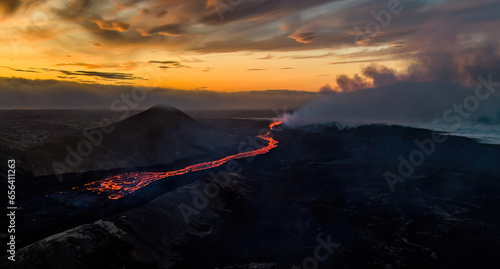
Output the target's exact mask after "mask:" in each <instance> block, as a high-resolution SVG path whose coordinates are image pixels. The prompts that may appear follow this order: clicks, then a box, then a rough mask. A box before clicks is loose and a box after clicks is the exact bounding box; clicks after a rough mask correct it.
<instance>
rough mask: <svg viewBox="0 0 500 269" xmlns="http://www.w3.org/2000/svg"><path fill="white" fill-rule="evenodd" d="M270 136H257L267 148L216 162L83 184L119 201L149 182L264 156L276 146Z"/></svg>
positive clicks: (126, 174)
mask: <svg viewBox="0 0 500 269" xmlns="http://www.w3.org/2000/svg"><path fill="white" fill-rule="evenodd" d="M280 124H281V122H279V121H276V122H273V123H271V124H270V125H269V128H270V130H272V129H273V127H275V126H277V125H280ZM270 134H271V131H269V132H267V133H266V134H264V135H260V136H258V137H259V138H261V139H263V140H266V141H268V144H267V146H265V147H263V148H260V149H256V150H252V151H247V152H241V153H238V154H234V155H229V156H227V157H224V158H222V159H219V160H216V161H211V162H203V163H199V164H194V165H190V166H187V167H185V168H183V169H179V170H174V171H168V172H130V173H125V174H121V175H116V176H112V177H107V178H104V179H101V180H98V181H94V182H90V183H87V184H85V187H86V189H87V190H90V191H93V192H95V193H98V194H106V195H107V196H108V198H109V199H113V200H115V199H120V198H122V197H124V196H126V195H128V194H131V193H133V192H134V191H136V190H138V189H140V188H142V187H144V186H146V185H148V184H150V183H151V182H154V181H157V180H160V179H163V178H167V177H172V176H177V175H182V174H186V173H189V172H195V171H200V170H205V169H209V168H214V167H218V166H221V165H223V164H224V163H226V162H228V161H231V160H236V159H242V158H247V157H252V156H257V155H262V154H266V153H268V152H269V151H270V150H271V149H273V148H276V147H277V146H278V141H276V140H274V139H273V138H272V137H271V136H270Z"/></svg>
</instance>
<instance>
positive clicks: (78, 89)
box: [0, 78, 319, 110]
mask: <svg viewBox="0 0 500 269" xmlns="http://www.w3.org/2000/svg"><path fill="white" fill-rule="evenodd" d="M0 93H1V95H2V98H0V109H112V108H114V109H116V108H132V109H146V108H149V107H151V106H153V105H156V104H168V105H172V106H175V107H178V108H179V109H190V110H192V109H273V108H276V109H278V110H282V108H283V107H285V106H286V107H287V108H290V109H294V108H299V107H301V106H303V105H304V104H305V103H307V102H308V101H310V100H312V99H314V98H317V97H319V94H318V93H311V92H298V91H289V90H268V91H255V92H234V93H222V92H214V91H207V90H192V91H186V90H175V89H165V88H152V87H133V86H129V85H124V86H112V85H98V84H83V83H76V82H66V81H56V80H29V79H22V78H0ZM127 100H129V101H127Z"/></svg>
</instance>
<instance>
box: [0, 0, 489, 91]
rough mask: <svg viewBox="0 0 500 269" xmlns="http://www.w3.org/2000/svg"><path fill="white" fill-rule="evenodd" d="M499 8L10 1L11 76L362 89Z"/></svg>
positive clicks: (471, 34)
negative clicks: (481, 11)
mask: <svg viewBox="0 0 500 269" xmlns="http://www.w3.org/2000/svg"><path fill="white" fill-rule="evenodd" d="M488 5H489V6H488ZM478 8H481V9H482V10H488V11H487V12H486V13H484V12H483V13H481V14H479V12H478V11H477V9H478ZM498 9H499V8H498V3H496V2H495V1H484V2H481V1H478V2H473V3H472V2H471V1H401V2H400V1H396V0H390V1H358V0H355V1H326V0H311V1H299V0H287V1H285V0H275V1H253V0H248V1H245V0H240V1H227V0H220V1H219V0H208V1H205V0H185V1H171V0H144V1H139V0H107V1H96V0H47V1H40V0H24V1H19V0H6V1H5V0H4V1H2V2H1V3H0V14H1V15H0V20H1V25H2V27H1V28H0V32H1V35H0V63H1V64H0V66H1V67H0V76H1V77H6V78H10V77H16V78H27V79H44V80H45V79H52V80H61V81H73V82H79V83H97V84H111V85H124V84H127V85H145V86H155V87H156V86H160V87H164V88H172V89H182V90H193V89H203V90H210V91H223V92H227V91H251V90H267V89H288V90H301V91H318V90H319V89H320V88H322V89H323V90H338V91H340V90H353V89H357V88H359V87H358V86H359V85H361V86H370V85H376V84H377V81H375V80H376V79H377V77H375V75H374V74H373V73H370V72H369V70H368V71H367V69H366V68H367V67H372V69H373V70H376V71H377V72H378V73H380V72H382V73H384V72H385V73H388V72H389V73H391V74H397V75H398V76H400V75H401V74H406V73H408V72H409V71H408V70H409V69H410V68H411V69H412V70H414V69H415V68H418V67H419V66H420V65H421V63H415V57H416V56H422V57H424V56H425V55H433V54H432V53H436V54H438V53H439V52H440V51H443V52H447V53H449V52H452V55H451V56H450V57H452V58H453V57H454V55H455V54H453V53H455V52H458V51H463V50H465V49H467V48H469V47H471V46H479V45H484V44H486V43H488V42H489V41H491V38H492V36H494V35H495V34H497V31H498V30H497V29H498V27H494V25H495V23H498V14H499V13H498V12H496V11H498ZM489 10H493V11H489ZM495 12H496V13H495ZM443 14H445V15H444V16H443ZM452 15H453V16H452ZM496 25H498V24H496ZM478 29H481V30H480V31H478ZM440 41H442V42H440ZM497 42H498V40H497ZM429 59H432V61H434V60H435V59H436V58H435V57H433V56H432V57H430V58H429ZM455 60H456V61H457V65H460V66H463V64H462V63H461V61H460V59H455ZM419 64H420V65H419ZM459 69H460V68H459ZM462 69H463V68H462ZM462 69H460V70H458V69H457V70H458V71H457V72H458V73H460V72H462V71H463V70H462ZM356 73H358V74H359V76H357V75H355V74H356ZM420 73H424V72H420ZM341 75H345V76H344V77H342V76H341ZM425 78H426V76H425V75H422V76H419V78H418V79H425ZM346 81H348V83H350V84H349V85H351V86H352V85H354V86H352V87H351V86H347V88H346V86H345V85H343V84H342V83H344V84H345V83H346ZM356 81H357V82H359V83H358V84H356V83H357V82H356ZM353 83H354V84H353ZM339 85H340V87H339ZM356 85H358V86H356Z"/></svg>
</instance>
